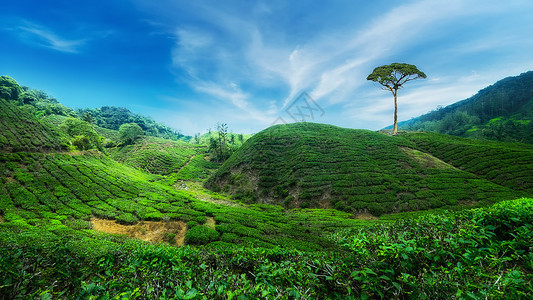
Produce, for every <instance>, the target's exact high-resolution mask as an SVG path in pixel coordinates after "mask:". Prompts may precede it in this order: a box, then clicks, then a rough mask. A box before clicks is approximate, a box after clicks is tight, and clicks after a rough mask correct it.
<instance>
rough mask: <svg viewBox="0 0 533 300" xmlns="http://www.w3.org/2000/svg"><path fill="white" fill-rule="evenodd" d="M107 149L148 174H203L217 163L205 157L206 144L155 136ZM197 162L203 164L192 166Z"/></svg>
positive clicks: (192, 176) (118, 158)
mask: <svg viewBox="0 0 533 300" xmlns="http://www.w3.org/2000/svg"><path fill="white" fill-rule="evenodd" d="M108 152H109V154H110V157H111V158H113V159H115V160H116V161H118V162H121V163H124V164H126V165H128V166H131V167H135V168H139V169H141V170H144V171H146V172H149V173H152V174H160V175H170V174H172V173H180V172H182V171H183V172H182V173H187V172H188V173H191V174H188V175H187V176H181V175H182V174H180V176H177V178H179V179H182V178H184V177H187V179H201V178H207V176H209V174H210V172H212V170H213V169H214V168H216V167H217V165H216V164H214V163H210V162H209V161H208V160H207V159H206V156H207V147H206V146H203V145H194V144H189V143H185V142H183V141H171V140H165V139H161V138H155V137H145V138H143V139H141V140H140V141H138V142H136V143H135V144H133V145H125V146H120V147H116V148H109V149H108ZM197 164H201V165H202V166H203V168H200V169H198V168H196V169H194V166H195V165H197ZM206 172H207V173H206Z"/></svg>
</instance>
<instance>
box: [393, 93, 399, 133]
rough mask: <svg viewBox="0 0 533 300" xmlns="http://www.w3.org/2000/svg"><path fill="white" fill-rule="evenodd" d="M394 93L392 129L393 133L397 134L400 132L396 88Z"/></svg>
mask: <svg viewBox="0 0 533 300" xmlns="http://www.w3.org/2000/svg"><path fill="white" fill-rule="evenodd" d="M392 94H393V95H394V130H393V131H392V134H393V135H396V134H398V103H397V101H396V95H397V94H398V90H394V91H393V92H392Z"/></svg>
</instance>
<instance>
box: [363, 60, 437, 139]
mask: <svg viewBox="0 0 533 300" xmlns="http://www.w3.org/2000/svg"><path fill="white" fill-rule="evenodd" d="M426 77H427V76H426V74H424V72H422V71H420V70H419V69H418V68H417V67H416V66H414V65H410V64H405V63H392V64H390V65H384V66H380V67H377V68H375V69H374V71H373V72H372V73H371V74H370V75H368V77H367V78H366V79H367V80H372V81H374V82H377V83H379V84H380V85H381V86H382V87H383V89H385V90H388V91H391V92H392V94H393V96H394V130H393V134H397V133H398V125H397V124H398V104H397V97H398V89H400V88H402V87H403V85H404V84H405V83H406V82H408V81H411V80H415V79H418V78H426Z"/></svg>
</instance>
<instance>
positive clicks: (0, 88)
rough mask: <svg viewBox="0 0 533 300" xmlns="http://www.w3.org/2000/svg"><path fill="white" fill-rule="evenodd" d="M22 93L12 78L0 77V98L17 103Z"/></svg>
mask: <svg viewBox="0 0 533 300" xmlns="http://www.w3.org/2000/svg"><path fill="white" fill-rule="evenodd" d="M22 92H23V89H22V87H21V86H20V85H19V84H18V82H16V81H15V80H14V79H13V78H11V77H9V76H0V98H2V99H5V100H14V101H18V99H19V96H20V95H21V94H22Z"/></svg>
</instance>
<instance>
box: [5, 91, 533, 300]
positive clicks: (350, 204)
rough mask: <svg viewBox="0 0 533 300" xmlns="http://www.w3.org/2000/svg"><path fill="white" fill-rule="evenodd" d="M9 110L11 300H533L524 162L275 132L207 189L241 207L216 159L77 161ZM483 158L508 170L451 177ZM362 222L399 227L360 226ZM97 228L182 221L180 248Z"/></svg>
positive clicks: (157, 153)
mask: <svg viewBox="0 0 533 300" xmlns="http://www.w3.org/2000/svg"><path fill="white" fill-rule="evenodd" d="M0 101H2V102H0V104H1V105H2V107H1V108H2V109H1V110H0V111H1V113H0V114H1V116H2V118H1V120H0V121H1V122H0V124H1V125H2V126H3V127H2V128H1V129H2V131H1V132H0V133H1V137H0V138H1V139H0V142H1V143H0V299H39V298H40V299H375V298H382V299H391V298H393V299H407V298H412V299H450V298H457V299H479V298H489V299H502V298H511V299H513V298H514V299H528V298H532V297H533V289H532V288H531V286H532V285H533V255H532V253H533V251H532V250H533V249H532V245H533V226H532V225H531V224H533V199H529V198H522V199H517V198H520V197H521V196H528V195H530V193H531V186H530V185H528V184H529V183H530V182H531V180H529V179H531V176H530V174H531V173H528V172H529V171H528V170H530V166H531V160H530V158H531V151H530V148H528V146H524V145H518V144H517V145H510V144H499V143H495V144H490V145H489V144H487V145H485V147H488V148H483V147H481V146H483V145H476V144H472V145H469V144H468V142H467V141H463V140H449V141H447V139H446V137H443V136H431V135H424V134H419V135H414V134H413V135H405V136H397V137H390V136H386V135H384V134H381V133H376V132H370V131H364V130H350V129H342V128H338V127H334V126H330V125H320V124H309V123H305V124H293V125H286V126H275V127H272V128H270V129H268V130H266V131H263V132H262V133H259V134H257V135H255V136H254V137H252V138H251V139H250V140H248V141H246V142H245V143H244V144H243V146H242V147H241V149H240V150H238V151H237V152H236V153H234V155H233V156H232V157H231V158H230V159H229V160H228V161H227V162H226V163H224V165H222V167H220V169H218V170H217V171H215V173H214V174H213V175H212V176H211V177H210V178H209V179H207V185H208V186H210V187H214V188H216V189H218V190H221V191H224V192H229V193H230V194H234V195H235V197H232V196H231V195H228V194H219V193H216V192H213V191H210V190H207V189H204V188H202V187H201V184H202V182H204V181H205V180H206V178H207V177H208V176H209V175H210V174H211V173H213V171H214V170H216V169H217V168H218V167H219V166H218V165H217V164H213V163H211V162H209V161H208V160H207V157H206V149H205V148H202V147H200V146H196V145H190V144H185V143H183V142H173V141H167V140H162V139H158V138H146V139H144V140H142V141H140V142H139V143H138V144H134V145H128V146H121V147H118V148H108V149H106V151H107V152H108V153H109V155H107V154H104V153H102V152H100V151H98V150H88V151H73V150H72V147H70V148H68V147H65V144H64V143H65V142H64V140H63V138H62V135H61V133H60V132H59V131H57V130H56V129H54V127H53V125H52V124H49V123H44V122H41V121H39V120H37V119H36V118H35V117H34V116H32V115H29V114H26V113H24V112H23V111H21V110H20V109H19V108H17V107H16V106H15V105H12V104H11V103H8V102H7V101H4V100H0ZM108 133H109V132H108ZM295 133H296V134H295ZM446 143H448V144H447V145H448V146H446ZM478 146H480V147H478ZM491 147H492V148H491ZM456 148H457V149H462V150H456ZM476 148H478V149H481V150H482V151H485V152H486V153H492V154H493V155H494V156H495V157H494V158H493V159H492V161H493V164H496V165H498V166H499V167H495V168H491V170H490V171H488V172H484V171H483V168H480V167H477V169H476V165H475V164H471V165H470V164H469V162H470V161H472V160H475V159H476V157H475V154H468V155H471V156H470V159H465V160H457V159H456V157H457V151H465V153H470V152H471V151H474V149H476ZM67 149H69V151H67ZM439 149H442V150H439ZM448 149H452V150H448ZM511 150H512V151H514V152H509V151H511ZM453 151H455V152H453ZM452 152H453V153H455V154H453V153H452ZM485 152H484V153H485ZM509 153H512V154H509ZM454 155H455V156H454ZM465 155H466V154H465ZM514 156H516V157H514ZM436 157H439V158H441V159H442V160H439V159H437V158H436ZM500 161H501V162H500ZM508 164H516V165H520V170H518V169H514V168H512V166H508ZM491 166H492V165H491ZM523 170H525V171H523ZM509 173H512V174H509ZM235 198H237V199H235ZM504 199H517V200H509V201H503V202H501V200H504ZM236 200H237V201H236ZM238 200H240V202H239V201H238ZM256 202H259V203H256ZM261 202H263V203H261ZM276 203H279V204H281V205H273V204H276ZM494 203H496V204H494ZM466 206H468V207H472V206H482V207H481V208H476V209H472V208H470V209H464V210H459V209H460V208H465V207H466ZM306 207H309V208H306ZM312 207H323V208H322V209H312ZM443 207H444V208H451V209H454V210H455V211H451V210H450V211H446V210H444V209H443ZM333 208H337V209H333ZM431 208H440V209H438V210H428V211H422V210H424V209H431ZM338 209H341V210H344V211H341V210H338ZM413 210H418V211H416V212H413ZM368 211H369V212H371V213H373V214H374V215H379V214H382V213H387V212H392V211H402V212H403V213H399V214H388V215H382V217H381V218H379V219H378V218H377V217H375V216H371V215H369V214H362V215H363V216H365V217H366V219H367V220H363V219H357V218H355V217H356V216H357V215H359V213H363V212H368ZM359 216H360V215H359ZM95 218H99V219H107V220H113V222H116V224H121V225H132V224H138V225H139V224H143V223H149V222H148V221H157V222H163V223H165V222H168V221H182V222H184V223H181V222H180V224H186V228H185V229H186V234H185V237H184V241H185V245H183V246H181V247H177V246H174V245H171V244H168V243H165V242H161V243H157V244H152V243H149V242H143V241H140V240H136V239H133V238H129V237H127V236H124V235H117V234H105V233H102V232H99V231H96V230H94V229H93V221H94V220H95ZM165 224H168V223H165ZM184 226H185V225H184ZM129 227H131V226H129ZM176 233H177V232H165V234H166V235H167V236H169V237H174V236H175V235H176ZM169 241H170V239H169Z"/></svg>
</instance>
